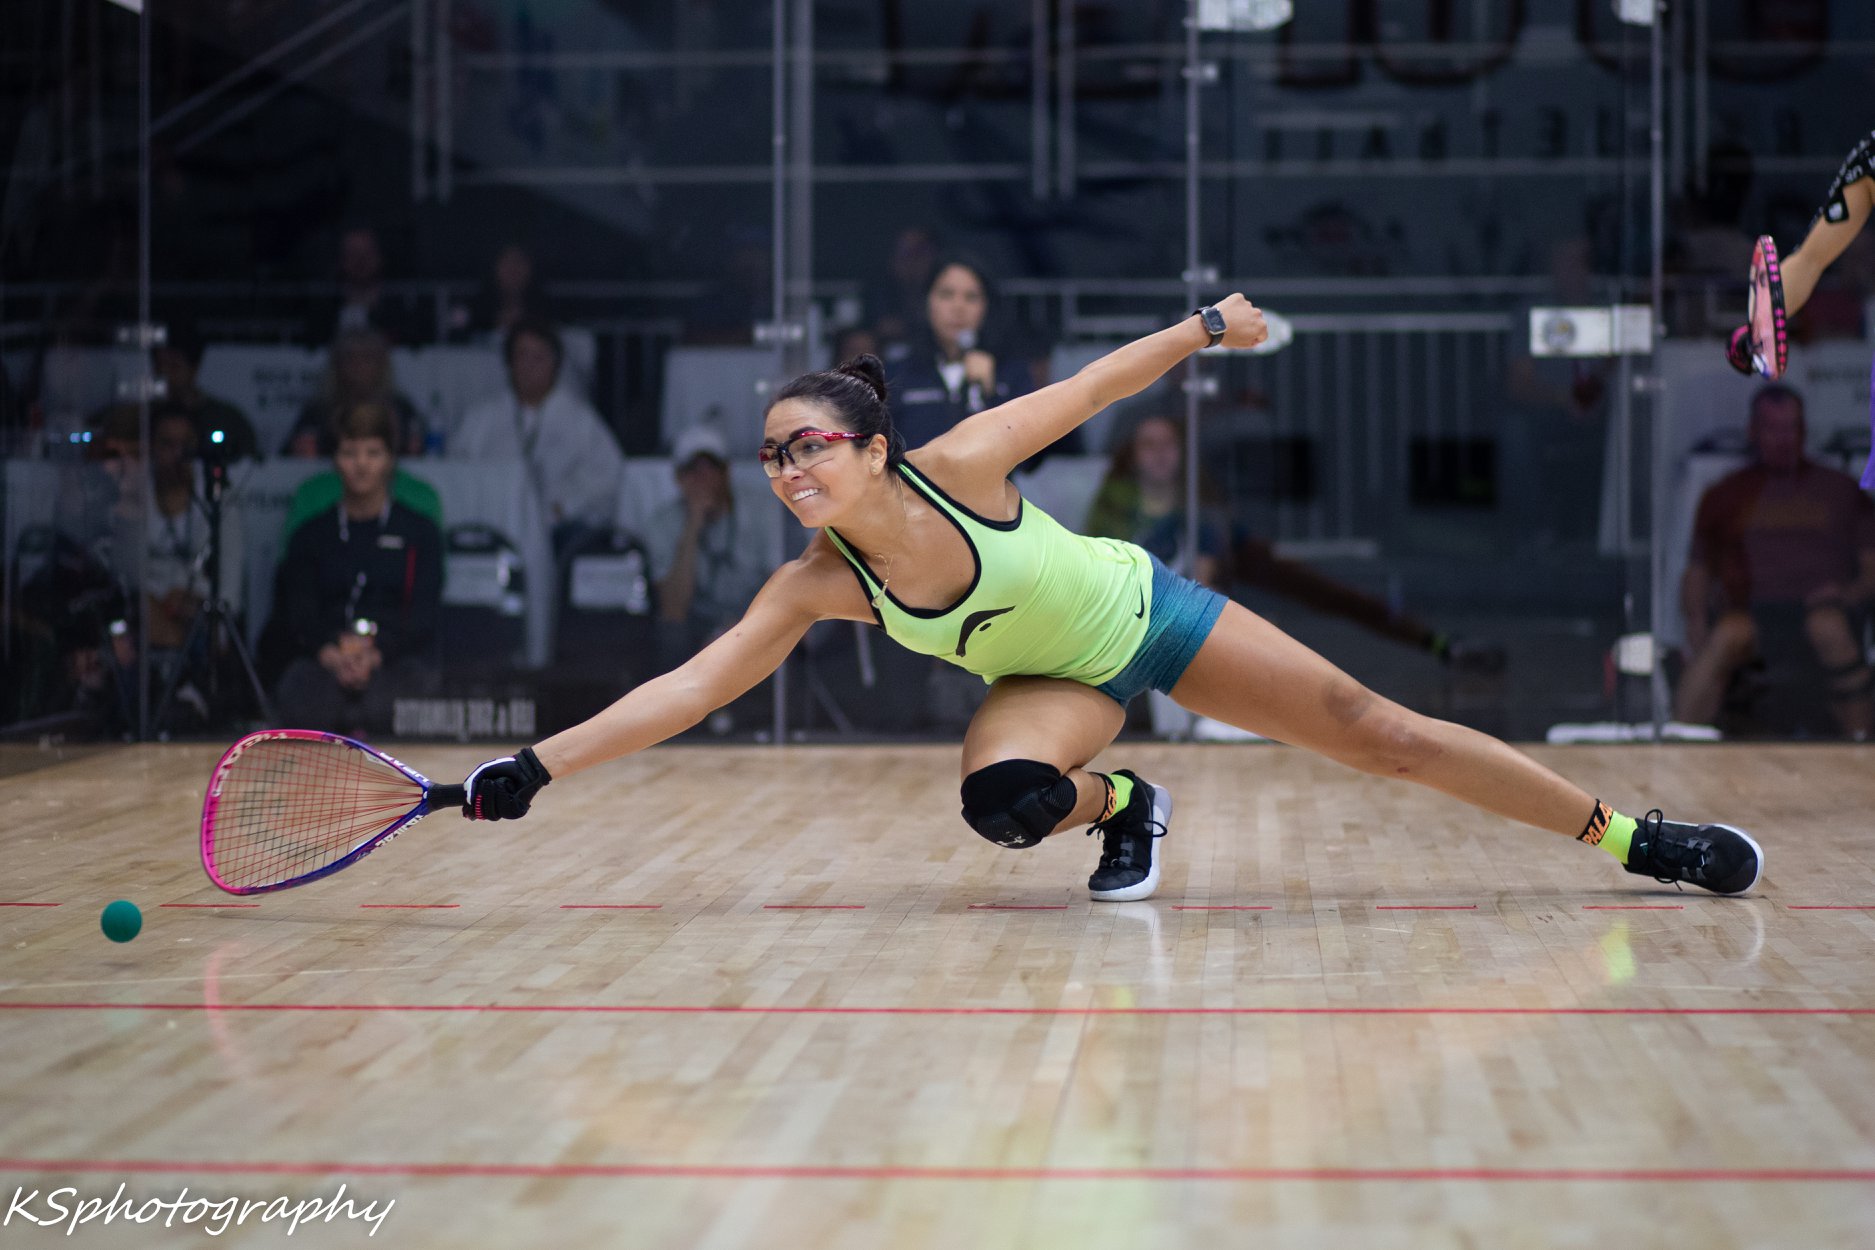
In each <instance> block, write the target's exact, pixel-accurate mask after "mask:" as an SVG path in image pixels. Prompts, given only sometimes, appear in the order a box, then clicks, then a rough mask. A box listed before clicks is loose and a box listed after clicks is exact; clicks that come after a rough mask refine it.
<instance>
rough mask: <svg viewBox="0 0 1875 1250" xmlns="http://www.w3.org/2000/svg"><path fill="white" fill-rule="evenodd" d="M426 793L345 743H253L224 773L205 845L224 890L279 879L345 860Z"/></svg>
mask: <svg viewBox="0 0 1875 1250" xmlns="http://www.w3.org/2000/svg"><path fill="white" fill-rule="evenodd" d="M422 797H423V787H422V786H420V785H418V784H417V783H416V782H414V781H412V780H411V779H410V778H409V777H407V776H405V775H404V774H403V773H401V772H399V771H397V769H395V768H393V767H392V766H391V765H389V764H386V763H385V762H384V761H383V760H380V759H378V758H377V757H376V756H374V755H371V754H369V753H368V752H365V751H360V750H358V749H356V748H355V747H350V746H346V745H345V744H344V743H342V742H316V741H312V740H310V739H304V738H287V739H279V740H276V741H268V742H257V743H255V744H254V745H253V746H250V747H248V748H247V749H246V750H244V751H242V752H241V754H240V755H238V756H236V757H235V758H234V759H233V760H232V761H230V762H229V764H228V765H227V767H226V770H225V771H224V772H223V774H222V777H221V796H220V799H219V800H218V801H217V803H216V806H215V811H214V816H213V823H212V824H211V826H210V828H209V830H208V838H207V841H206V843H205V845H206V847H207V850H208V855H209V859H210V860H211V862H212V866H213V868H214V870H215V872H216V874H217V875H219V876H220V878H221V880H222V882H223V883H224V884H225V885H226V886H228V887H229V888H232V889H237V890H240V889H252V888H255V887H260V886H269V885H279V884H281V883H283V882H287V881H292V880H294V879H295V878H298V877H304V876H306V875H307V874H309V873H314V872H317V871H319V870H320V869H321V868H326V867H329V866H331V865H332V864H335V863H337V862H338V861H339V860H342V859H344V858H345V857H346V856H347V855H350V854H351V853H352V852H353V851H356V850H357V849H358V848H359V847H361V846H364V845H365V844H366V843H368V842H370V841H371V840H372V839H373V838H375V837H377V836H378V835H379V834H380V833H382V832H384V830H385V829H387V828H389V827H390V826H391V825H392V824H395V823H396V822H397V821H398V820H399V819H400V818H402V817H403V816H404V815H405V814H406V813H408V812H409V811H410V809H411V808H413V807H415V806H416V805H417V803H418V801H419V800H421V799H422Z"/></svg>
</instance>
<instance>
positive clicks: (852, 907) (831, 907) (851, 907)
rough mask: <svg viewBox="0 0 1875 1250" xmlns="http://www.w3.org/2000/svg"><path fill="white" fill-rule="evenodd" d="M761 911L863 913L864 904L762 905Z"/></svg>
mask: <svg viewBox="0 0 1875 1250" xmlns="http://www.w3.org/2000/svg"><path fill="white" fill-rule="evenodd" d="M762 910H763V911H865V910H866V904H864V903H763V904H762Z"/></svg>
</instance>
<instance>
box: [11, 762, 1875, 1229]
mask: <svg viewBox="0 0 1875 1250" xmlns="http://www.w3.org/2000/svg"><path fill="white" fill-rule="evenodd" d="M1535 753H1536V754H1538V755H1539V756H1540V757H1542V758H1543V759H1545V760H1546V761H1548V762H1550V763H1552V764H1553V765H1555V766H1556V767H1558V768H1560V769H1562V770H1563V771H1564V772H1566V773H1567V774H1569V775H1571V776H1572V777H1575V778H1577V779H1579V780H1580V781H1581V782H1582V783H1583V784H1584V785H1585V786H1587V787H1588V788H1589V789H1591V790H1593V791H1595V792H1596V793H1598V794H1600V795H1602V796H1603V797H1605V798H1607V799H1609V800H1610V801H1612V802H1614V803H1616V804H1617V805H1618V806H1621V807H1624V808H1626V809H1627V810H1630V811H1638V810H1642V809H1644V807H1645V806H1647V805H1650V804H1657V805H1660V806H1663V807H1665V808H1666V809H1667V810H1668V811H1669V812H1673V813H1695V812H1697V813H1713V814H1718V815H1722V816H1724V817H1725V818H1728V819H1730V820H1733V821H1736V822H1738V823H1742V824H1744V825H1745V826H1746V827H1748V828H1750V829H1752V830H1753V831H1754V832H1755V833H1756V834H1757V835H1758V837H1759V840H1760V841H1761V842H1762V843H1763V844H1764V846H1765V848H1766V851H1767V854H1768V880H1767V882H1766V883H1765V885H1764V886H1763V887H1761V891H1760V892H1759V893H1758V894H1757V895H1756V896H1754V897H1751V898H1747V899H1717V898H1713V897H1711V896H1708V895H1705V894H1703V893H1694V892H1688V893H1680V892H1678V891H1676V890H1674V889H1672V888H1671V887H1667V886H1658V885H1655V884H1653V883H1650V882H1645V881H1642V880H1640V879H1639V878H1635V877H1632V876H1628V875H1627V874H1625V873H1623V872H1621V871H1620V870H1619V868H1618V867H1617V866H1616V865H1615V864H1614V863H1613V862H1612V861H1611V860H1609V859H1608V858H1607V857H1606V856H1604V855H1601V854H1599V853H1597V852H1594V851H1591V850H1589V849H1588V848H1585V847H1582V846H1579V845H1576V844H1573V843H1570V842H1568V841H1566V840H1564V839H1558V838H1553V837H1550V836H1547V835H1541V834H1536V833H1531V832H1526V831H1522V830H1519V829H1516V828H1513V827H1510V826H1507V825H1505V824H1504V823H1503V822H1501V821H1499V820H1496V819H1494V818H1492V817H1489V816H1485V815H1482V814H1478V813H1473V812H1471V811H1469V810H1467V809H1463V808H1461V807H1459V806H1457V805H1455V804H1453V803H1452V802H1450V801H1448V800H1445V799H1443V798H1441V797H1439V796H1437V795H1435V794H1432V793H1430V792H1427V791H1422V790H1419V789H1416V788H1413V787H1410V786H1406V785H1402V784H1399V783H1395V782H1388V781H1382V780H1375V779H1370V778H1366V777H1362V776H1358V775H1356V774H1353V773H1350V772H1347V771H1344V770H1341V769H1339V768H1337V767H1335V766H1333V765H1331V764H1328V763H1326V762H1323V761H1320V760H1316V759H1313V758H1310V757H1307V756H1305V755H1303V754H1301V753H1299V752H1295V751H1291V750H1288V749H1286V748H1279V747H1273V746H1126V747H1124V748H1123V749H1120V750H1116V751H1115V752H1114V756H1113V758H1112V759H1110V760H1107V761H1105V763H1106V764H1107V765H1108V766H1120V765H1124V766H1131V767H1134V768H1136V769H1138V770H1140V771H1141V772H1143V773H1144V774H1145V775H1147V776H1148V777H1151V778H1152V779H1154V780H1157V781H1161V782H1164V783H1166V784H1169V785H1170V786H1171V787H1172V789H1173V792H1174V794H1175V796H1176V799H1177V805H1178V807H1177V813H1176V819H1175V821H1174V825H1173V830H1172V835H1171V837H1170V839H1169V840H1168V841H1167V842H1166V843H1164V844H1162V845H1163V847H1164V850H1165V853H1166V855H1167V867H1166V873H1165V881H1164V885H1163V887H1162V889H1161V892H1160V894H1159V896H1158V897H1157V898H1155V899H1153V900H1151V901H1150V902H1146V903H1132V904H1122V905H1111V904H1094V903H1091V902H1090V901H1089V900H1088V899H1087V897H1086V894H1085V892H1084V881H1085V878H1086V874H1087V872H1088V870H1089V868H1090V867H1091V866H1092V863H1093V860H1094V858H1095V856H1096V850H1095V847H1094V844H1093V843H1092V842H1091V841H1089V840H1087V839H1084V838H1082V837H1080V836H1079V835H1078V834H1074V835H1066V836H1062V837H1060V838H1059V840H1058V841H1057V842H1054V843H1051V844H1048V845H1044V846H1043V847H1041V848H1039V849H1037V850H1033V851H1026V852H1018V851H1002V850H998V849H996V848H994V847H991V846H989V845H988V844H986V843H984V842H983V841H981V840H980V839H978V838H977V837H975V836H974V835H973V834H971V833H970V832H969V831H968V830H967V829H966V828H965V827H964V826H963V825H962V823H961V822H960V820H959V819H958V816H957V812H956V808H957V800H956V752H955V750H954V749H950V748H939V747H910V748H898V747H877V748H863V749H837V748H789V749H784V750H773V749H765V748H746V749H745V748H714V747H705V748H667V749H661V750H657V751H653V752H650V753H648V754H646V755H643V756H640V757H637V758H635V759H632V760H627V761H623V762H620V763H619V764H616V765H613V766H611V767H608V768H606V769H602V770H598V771H597V772H595V773H593V774H589V775H586V776H582V777H579V778H575V779H568V780H567V781H564V782H561V783H556V784H555V785H554V786H552V787H551V788H550V789H548V790H547V791H546V792H545V793H544V794H543V796H542V798H541V800H540V802H539V803H538V804H537V806H536V808H535V814H534V816H532V817H530V818H529V819H528V820H527V821H525V822H522V823H519V824H514V825H507V824H503V825H470V824H467V823H465V822H462V821H460V820H458V819H456V818H454V817H435V818H432V819H430V820H429V821H426V822H424V823H423V824H421V825H419V826H418V827H417V828H416V829H414V830H413V831H411V832H410V833H408V834H406V835H405V836H404V837H402V838H401V839H399V840H397V841H395V842H393V843H391V844H390V845H388V846H387V847H385V848H384V849H383V850H381V851H380V852H378V853H377V854H376V855H374V856H372V857H371V858H369V859H367V860H365V861H363V862H362V863H361V864H359V865H357V866H355V867H353V868H351V869H348V870H346V871H344V872H341V873H339V874H338V875H337V876H335V877H333V878H330V879H328V880H327V881H324V882H320V883H316V884H314V885H312V886H310V887H307V888H304V889H300V890H295V891H288V892H286V893H282V894H276V895H270V896H266V897H263V898H261V899H259V900H250V902H256V901H257V903H258V905H253V906H241V907H234V906H228V905H226V904H229V903H232V902H235V901H236V900H232V899H229V898H227V896H223V895H219V894H218V893H217V892H216V891H215V890H214V889H213V888H212V887H211V886H210V885H209V884H208V883H207V881H206V879H205V878H204V877H203V875H202V872H201V870H200V867H199V865H198V863H197V861H196V851H195V824H196V813H197V810H198V807H199V803H200V788H201V785H202V783H203V780H204V779H205V777H206V775H207V772H208V770H209V767H210V765H211V763H212V762H213V760H214V758H215V756H216V754H217V752H216V750H214V749H213V748H206V747H181V746H171V747H157V746H150V747H138V748H126V749H123V750H120V751H115V752H111V753H109V754H105V755H101V756H95V757H92V758H88V759H82V760H77V761H73V762H70V763H66V764H61V765H57V766H53V767H48V768H44V769H40V770H38V771H34V772H29V773H25V774H22V775H16V776H13V777H10V778H8V779H6V780H4V781H0V812H3V813H4V820H5V828H6V832H5V838H4V847H5V856H4V859H3V860H0V864H3V865H4V866H3V868H0V881H3V882H4V884H3V885H0V902H3V903H6V904H8V905H7V906H5V907H0V951H4V960H3V961H0V1038H4V1044H0V1172H3V1174H0V1199H7V1198H9V1197H12V1196H14V1195H15V1194H16V1187H24V1188H25V1189H26V1190H27V1191H31V1190H34V1189H43V1190H46V1191H50V1190H52V1189H55V1188H58V1187H60V1186H71V1187H73V1188H74V1189H76V1190H77V1191H78V1196H79V1197H84V1196H94V1195H95V1196H98V1197H102V1198H106V1199H108V1198H110V1197H111V1196H112V1195H113V1194H114V1193H115V1191H116V1187H117V1185H118V1184H120V1183H123V1184H125V1185H126V1186H127V1190H128V1193H129V1194H130V1195H131V1196H136V1197H143V1196H154V1197H164V1196H167V1197H175V1196H177V1193H178V1191H179V1190H181V1189H182V1188H183V1187H185V1186H186V1187H188V1189H189V1191H190V1194H191V1195H192V1196H211V1195H212V1196H213V1197H214V1198H216V1199H217V1200H219V1199H221V1198H222V1197H223V1196H226V1195H238V1196H243V1197H244V1198H245V1199H249V1200H252V1201H254V1202H255V1203H259V1202H260V1201H261V1200H262V1199H271V1198H273V1197H274V1196H276V1195H278V1196H282V1197H290V1198H293V1199H294V1200H296V1201H298V1200H306V1199H308V1198H312V1199H317V1198H319V1197H320V1196H329V1195H331V1194H333V1193H334V1191H335V1190H336V1188H337V1186H338V1185H339V1184H341V1183H342V1184H344V1185H346V1186H347V1187H348V1194H349V1196H351V1197H353V1198H355V1199H356V1200H357V1201H358V1203H359V1204H360V1205H362V1204H363V1202H364V1201H366V1200H367V1199H369V1200H372V1201H376V1202H378V1203H380V1204H384V1203H388V1202H391V1201H392V1200H394V1201H395V1206H394V1207H391V1208H390V1210H389V1214H388V1215H385V1216H384V1217H383V1219H382V1221H381V1223H380V1224H379V1225H378V1226H377V1227H378V1230H379V1231H378V1232H377V1234H376V1235H375V1236H368V1235H367V1231H368V1230H367V1228H366V1227H365V1225H364V1224H363V1223H361V1222H357V1221H345V1220H340V1221H339V1222H337V1223H326V1224H319V1225H316V1226H315V1225H307V1226H303V1227H301V1228H299V1229H298V1230H297V1232H296V1233H295V1234H294V1235H293V1236H292V1237H291V1238H290V1239H288V1238H287V1237H286V1235H285V1234H284V1232H283V1231H282V1227H283V1225H282V1224H273V1225H271V1226H266V1225H259V1224H255V1225H251V1226H243V1227H241V1228H239V1229H236V1230H232V1231H230V1232H229V1233H228V1234H227V1236H226V1239H225V1244H236V1245H274V1244H281V1245H293V1246H315V1247H317V1246H328V1245H372V1246H385V1245H388V1246H424V1247H428V1246H437V1247H531V1246H556V1247H558V1246H567V1247H586V1246H595V1247H597V1246H631V1247H638V1246H645V1247H724V1248H727V1247H745V1246H746V1247H853V1248H855V1250H857V1248H860V1247H866V1248H871V1247H933V1248H939V1247H942V1248H949V1247H1011V1248H1014V1247H1056V1246H1060V1247H1075V1248H1076V1250H1082V1248H1089V1247H1127V1248H1129V1250H1130V1248H1134V1247H1156V1246H1171V1245H1204V1246H1229V1247H1235V1246H1258V1247H1289V1246H1297V1247H1301V1246H1310V1247H1313V1246H1322V1247H1363V1248H1364V1247H1382V1248H1385V1247H1408V1246H1413V1247H1417V1246H1438V1247H1444V1246H1451V1247H1493V1248H1496V1247H1551V1246H1566V1247H1596V1248H1597V1250H1604V1248H1607V1247H1615V1246H1620V1247H1629V1246H1676V1247H1678V1246H1698V1247H1709V1248H1714V1250H1717V1248H1721V1247H1778V1248H1780V1250H1783V1248H1787V1247H1837V1246H1842V1247H1850V1246H1868V1245H1871V1244H1875V960H1872V959H1871V953H1872V952H1875V836H1872V832H1875V831H1872V830H1871V821H1870V813H1871V812H1872V811H1875V769H1871V767H1870V761H1871V759H1875V756H1872V755H1871V754H1870V752H1869V750H1868V749H1867V748H1854V747H1835V746H1810V747H1762V746H1750V747H1744V746H1738V747H1734V746H1725V747H1707V748H1700V747H1660V748H1652V747H1622V748H1567V749H1542V748H1537V749H1536V750H1535ZM405 755H406V758H407V759H408V761H409V762H410V763H412V764H413V765H415V766H416V767H418V768H420V769H423V770H424V771H426V772H429V773H431V774H432V775H435V776H439V777H451V778H453V777H456V776H459V775H460V774H461V773H462V771H463V770H464V769H465V768H466V767H467V766H468V765H469V764H471V763H472V762H473V761H474V760H475V759H476V758H477V757H478V755H479V753H478V752H474V751H470V750H465V749H462V748H457V747H440V748H411V749H408V750H407V751H406V752H405ZM119 897H122V898H129V899H132V900H133V901H135V902H137V903H138V904H139V905H141V906H142V908H143V909H144V915H145V918H146V924H145V928H144V931H143V934H142V936H141V937H139V938H138V939H137V940H136V941H135V942H132V943H129V944H127V945H123V946H116V945H113V944H111V943H109V942H106V941H105V940H104V939H103V937H102V936H101V935H100V933H99V931H98V924H97V917H98V911H99V909H100V908H101V907H102V905H103V904H104V903H106V902H107V901H109V900H111V899H113V898H119ZM218 904H219V905H218ZM42 1210H43V1208H42ZM61 1232H62V1230H59V1229H51V1228H37V1229H35V1228H28V1227H25V1226H24V1225H23V1223H22V1222H21V1221H18V1220H15V1221H14V1222H13V1224H12V1225H11V1226H9V1227H5V1228H0V1242H3V1243H4V1244H6V1245H9V1246H10V1245H20V1246H30V1245H38V1244H45V1245H52V1244H55V1239H57V1238H58V1237H59V1236H60V1233H61ZM216 1243H217V1239H211V1238H208V1237H207V1236H206V1235H205V1234H204V1233H203V1232H201V1231H200V1230H199V1229H198V1230H188V1231H185V1230H184V1229H183V1228H182V1227H180V1226H177V1227H175V1228H172V1229H170V1230H168V1231H163V1230H160V1229H153V1228H151V1227H147V1226H129V1225H124V1224H121V1223H119V1224H114V1225H111V1226H108V1227H105V1226H100V1225H97V1224H92V1225H87V1226H84V1227H81V1228H80V1229H79V1230H78V1234H77V1236H76V1237H73V1238H71V1239H69V1240H68V1241H66V1242H63V1243H60V1244H73V1245H101V1246H102V1245H111V1246H138V1247H142V1246H157V1245H206V1244H216Z"/></svg>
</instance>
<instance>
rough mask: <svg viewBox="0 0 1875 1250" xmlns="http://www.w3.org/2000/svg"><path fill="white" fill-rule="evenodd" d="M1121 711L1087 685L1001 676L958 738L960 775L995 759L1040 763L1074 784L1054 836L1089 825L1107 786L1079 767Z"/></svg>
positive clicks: (1101, 744) (1109, 736)
mask: <svg viewBox="0 0 1875 1250" xmlns="http://www.w3.org/2000/svg"><path fill="white" fill-rule="evenodd" d="M1125 722H1126V711H1125V709H1124V708H1122V707H1121V706H1120V705H1119V704H1118V703H1115V702H1114V701H1113V700H1112V699H1109V698H1108V697H1107V696H1106V695H1104V694H1102V693H1100V691H1098V690H1096V689H1094V688H1093V687H1092V686H1084V685H1082V684H1081V683H1080V682H1078V681H1063V680H1062V679H1060V678H1057V677H1005V678H1003V679H1002V680H1001V681H998V682H997V683H996V684H995V685H994V686H991V687H990V693H989V695H988V697H987V698H985V699H984V700H983V704H982V706H980V707H978V708H977V714H976V715H975V716H974V717H973V718H971V721H970V728H969V730H968V731H967V732H966V733H965V734H964V751H963V775H964V776H969V775H970V774H971V773H973V772H975V771H976V770H977V769H979V768H983V767H985V766H987V765H990V764H995V763H997V762H999V761H1001V760H1040V761H1041V762H1042V763H1044V764H1052V765H1053V766H1054V767H1056V768H1058V769H1060V770H1061V772H1062V774H1063V775H1064V776H1066V777H1067V778H1068V780H1070V781H1072V782H1073V783H1074V798H1075V802H1074V810H1073V811H1071V812H1069V813H1068V815H1067V816H1066V817H1065V818H1064V819H1063V820H1062V822H1061V823H1060V824H1059V825H1056V826H1055V829H1054V832H1056V833H1059V832H1060V831H1061V830H1063V829H1076V828H1079V827H1080V826H1082V825H1085V824H1089V823H1091V822H1093V821H1094V820H1095V819H1096V818H1097V817H1098V816H1099V815H1100V813H1101V812H1102V810H1104V809H1105V807H1106V805H1107V786H1106V783H1105V782H1103V781H1101V780H1100V778H1098V777H1096V776H1094V775H1093V774H1092V773H1090V772H1088V771H1087V769H1086V767H1085V765H1086V764H1087V762H1088V761H1089V760H1091V759H1093V758H1094V757H1095V756H1096V755H1099V754H1100V753H1101V752H1102V751H1104V750H1106V749H1107V747H1108V745H1109V744H1110V743H1112V741H1113V739H1114V736H1115V735H1116V734H1118V733H1119V732H1120V727H1121V726H1122V725H1123V724H1125Z"/></svg>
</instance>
